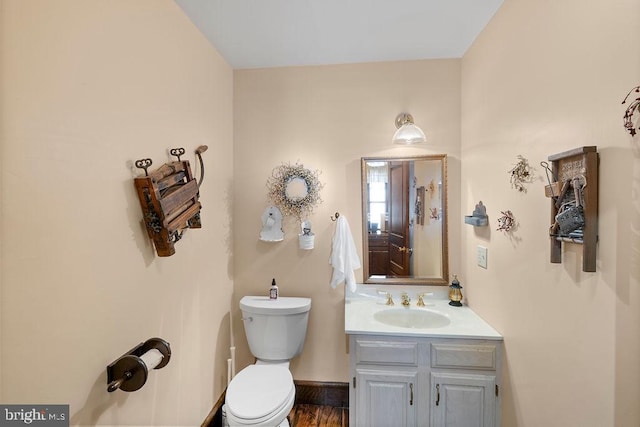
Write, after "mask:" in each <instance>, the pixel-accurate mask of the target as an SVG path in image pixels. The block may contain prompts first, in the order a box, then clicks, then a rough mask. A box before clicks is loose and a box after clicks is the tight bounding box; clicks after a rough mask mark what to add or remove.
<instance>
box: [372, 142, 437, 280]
mask: <svg viewBox="0 0 640 427" xmlns="http://www.w3.org/2000/svg"><path fill="white" fill-rule="evenodd" d="M362 214H363V215H362V224H363V230H362V236H363V245H362V248H363V249H362V251H363V255H364V257H363V258H364V262H363V270H364V282H365V283H379V284H389V283H397V284H409V285H448V284H449V251H448V240H447V156H446V154H437V155H428V156H415V157H397V158H394V157H363V158H362Z"/></svg>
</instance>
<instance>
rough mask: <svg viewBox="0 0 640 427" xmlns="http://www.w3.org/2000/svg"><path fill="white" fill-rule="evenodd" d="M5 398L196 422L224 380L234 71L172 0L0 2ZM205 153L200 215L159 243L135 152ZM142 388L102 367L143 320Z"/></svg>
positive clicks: (82, 412)
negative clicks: (115, 384) (161, 364)
mask: <svg viewBox="0 0 640 427" xmlns="http://www.w3.org/2000/svg"><path fill="white" fill-rule="evenodd" d="M0 6H1V7H0V40H1V43H2V44H1V46H0V49H1V50H0V61H1V64H2V65H1V67H0V73H1V74H0V75H1V79H0V83H1V87H0V106H1V108H2V114H1V115H0V120H1V124H2V128H1V134H0V137H1V140H0V141H1V145H0V154H1V155H2V174H1V179H2V192H1V194H2V197H1V198H0V200H1V203H2V212H1V214H2V217H1V218H0V232H1V236H2V252H1V256H0V262H1V263H2V272H1V276H0V278H1V281H2V282H1V285H2V298H1V307H0V312H1V313H2V318H1V327H2V329H1V336H2V355H1V361H2V371H1V372H2V377H1V378H0V384H1V395H0V401H2V402H3V403H24V404H29V403H62V404H70V405H71V410H70V412H71V422H72V424H73V425H94V424H112V425H172V426H175V425H199V424H200V423H201V422H202V421H203V419H204V418H205V417H206V416H207V414H208V412H209V410H210V409H211V407H212V406H213V403H214V402H215V400H216V399H217V398H218V397H219V396H220V394H221V392H222V390H223V389H224V386H225V384H226V379H225V377H226V358H227V357H228V356H227V355H228V346H229V317H228V310H229V306H230V300H231V295H232V288H233V283H232V277H231V266H230V245H231V237H230V231H229V230H230V226H229V224H230V202H231V195H230V194H231V178H232V173H233V170H232V155H233V153H232V139H233V129H232V122H233V118H232V114H233V111H232V96H233V92H232V91H233V85H232V81H233V74H232V70H231V69H230V67H229V66H228V65H227V64H226V63H225V62H224V61H223V60H222V59H221V57H220V56H219V55H218V54H217V53H216V51H215V50H214V49H213V48H212V47H211V46H210V44H209V43H208V42H207V41H206V40H205V39H204V37H202V35H201V34H200V33H199V32H198V30H197V29H196V28H195V27H194V26H193V25H192V24H191V22H190V21H189V20H188V18H187V17H186V16H185V15H184V14H183V12H182V11H181V10H180V9H179V7H178V6H177V5H175V3H174V2H172V1H169V0H136V1H124V0H121V1H111V0H103V1H91V2H87V1H83V0H56V1H55V2H50V1H25V0H2V1H1V2H0ZM200 144H207V145H209V147H210V148H209V151H208V152H206V153H205V155H204V157H205V164H206V172H207V173H206V177H205V181H204V184H203V186H202V188H201V190H200V193H201V201H202V204H203V206H204V207H203V212H202V222H203V228H202V229H201V230H190V231H187V233H186V234H185V236H184V238H183V239H182V241H180V242H179V243H178V244H177V252H176V254H175V255H174V256H172V257H169V258H163V259H160V258H157V257H156V256H155V255H154V250H153V247H152V245H151V243H150V241H149V239H148V237H147V236H146V232H145V231H144V229H143V226H142V225H141V211H140V206H139V203H138V200H137V197H136V195H135V192H134V187H133V177H134V175H135V174H137V173H138V172H137V171H134V170H132V168H131V163H132V161H134V160H136V159H139V158H144V157H150V158H152V159H153V161H154V166H159V165H161V164H162V163H164V162H166V161H167V160H169V157H168V155H167V149H168V148H171V147H177V146H182V147H184V148H185V149H186V150H187V153H188V156H187V158H188V159H189V160H191V161H192V165H195V158H194V155H193V151H194V149H195V148H196V147H197V146H198V145H200ZM154 336H159V337H162V338H164V339H166V340H167V341H169V342H170V344H171V347H172V350H173V354H172V357H171V361H170V363H169V364H168V365H167V366H166V367H165V368H164V369H162V370H159V371H155V372H151V374H150V377H149V380H148V382H147V384H146V385H145V386H144V387H143V388H142V389H141V390H139V391H137V392H134V393H125V392H122V391H116V392H115V393H111V394H109V393H107V392H106V374H105V368H106V366H107V365H108V364H109V363H111V362H112V361H113V360H115V359H116V358H118V357H119V356H120V355H122V354H123V353H125V352H126V351H127V350H129V349H130V348H132V347H133V346H134V345H136V344H138V343H139V342H142V341H144V340H146V339H148V338H150V337H154Z"/></svg>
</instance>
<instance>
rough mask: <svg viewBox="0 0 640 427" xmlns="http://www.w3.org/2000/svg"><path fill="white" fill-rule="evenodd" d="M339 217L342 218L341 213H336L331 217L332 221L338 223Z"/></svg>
mask: <svg viewBox="0 0 640 427" xmlns="http://www.w3.org/2000/svg"><path fill="white" fill-rule="evenodd" d="M339 217H340V213H339V212H336V213H335V215H333V216H331V221H337V220H338V218H339Z"/></svg>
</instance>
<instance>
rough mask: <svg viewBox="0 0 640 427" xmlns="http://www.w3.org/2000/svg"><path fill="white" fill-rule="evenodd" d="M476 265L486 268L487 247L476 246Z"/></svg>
mask: <svg viewBox="0 0 640 427" xmlns="http://www.w3.org/2000/svg"><path fill="white" fill-rule="evenodd" d="M478 266H480V267H482V268H487V248H485V247H484V246H478Z"/></svg>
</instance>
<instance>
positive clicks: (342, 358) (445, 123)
mask: <svg viewBox="0 0 640 427" xmlns="http://www.w3.org/2000/svg"><path fill="white" fill-rule="evenodd" d="M234 87H235V92H234V102H235V108H234V121H235V124H234V133H235V142H234V161H235V165H234V170H235V174H234V186H235V187H234V193H235V203H234V216H233V220H234V228H233V230H234V271H235V281H234V284H235V289H234V298H233V300H234V304H233V310H234V316H233V319H234V325H237V326H235V327H234V329H235V336H236V345H237V346H238V353H239V359H238V365H239V367H242V366H244V365H246V364H248V363H250V362H251V358H250V355H249V352H248V349H247V346H246V339H245V338H244V330H243V327H242V325H241V323H240V313H239V309H238V308H237V302H238V300H239V299H240V298H241V297H242V296H243V295H248V294H258V295H266V293H267V291H268V289H269V284H270V283H271V278H276V280H277V281H278V284H279V286H280V292H281V295H283V296H284V295H288V296H292V295H294V296H308V297H311V298H312V300H313V302H312V306H311V313H310V320H309V330H308V334H307V342H306V345H305V348H304V351H303V354H302V355H301V356H300V357H299V358H297V359H295V360H294V361H293V362H292V372H293V376H294V378H295V379H299V380H317V381H348V378H349V377H348V357H347V354H346V337H345V335H344V303H343V298H344V291H343V288H342V287H340V288H339V289H336V290H332V289H331V288H330V287H329V282H330V279H331V272H332V270H331V268H330V267H329V264H328V260H329V255H330V253H331V239H332V237H333V232H334V228H335V224H334V223H333V222H332V221H331V220H330V216H331V215H333V214H334V213H335V212H336V211H338V212H340V214H341V215H344V216H345V217H346V218H347V219H348V221H349V224H350V227H351V231H352V233H353V236H354V239H355V241H356V245H357V247H358V252H359V253H360V254H361V253H362V231H361V230H362V220H361V215H362V210H361V201H360V200H361V199H360V188H361V187H360V185H361V184H360V158H361V157H363V156H375V155H407V154H434V153H446V154H448V155H449V163H448V164H449V183H450V188H451V197H450V199H449V208H450V209H449V211H450V215H451V216H450V218H452V223H451V227H450V233H451V248H450V249H451V253H452V254H453V256H452V260H451V268H452V269H453V271H457V269H458V268H459V266H460V263H459V259H458V257H457V256H456V254H458V253H459V252H460V248H459V245H458V243H459V241H460V235H459V233H460V226H459V221H456V218H458V217H459V215H460V209H459V198H460V197H459V188H460V183H459V176H460V160H459V147H460V93H459V90H460V60H441V61H416V62H394V63H377V64H358V65H341V66H326V67H301V68H279V69H259V70H236V71H235V73H234ZM403 111H406V112H409V113H411V114H412V115H413V117H414V118H415V120H416V124H418V125H419V126H421V127H422V128H423V129H424V130H425V132H426V133H427V138H428V139H429V143H428V144H426V145H423V146H421V147H419V148H406V147H398V146H395V147H394V146H392V144H391V136H392V135H393V132H394V130H395V127H394V120H395V117H396V115H397V114H398V113H400V112H403ZM295 162H300V163H302V164H304V166H305V167H307V168H309V169H311V170H320V171H321V172H322V173H321V175H320V180H321V181H322V182H323V183H324V184H325V185H324V189H323V190H322V193H321V196H322V199H323V202H322V204H321V205H320V206H319V207H318V208H317V209H316V211H315V212H314V214H313V215H312V216H311V217H310V218H309V219H310V220H311V221H312V223H313V231H314V233H315V235H316V237H315V249H313V250H312V251H303V250H300V249H298V243H297V234H298V233H299V230H300V225H299V224H298V223H296V221H295V220H292V219H289V220H287V221H286V222H285V227H284V228H285V233H286V234H285V240H284V241H283V242H281V243H265V242H261V241H259V240H258V236H259V232H260V229H261V225H262V224H261V220H260V216H261V215H262V212H263V211H264V209H265V208H266V207H267V206H269V201H268V199H267V191H266V187H265V183H266V181H267V178H268V177H269V176H270V175H271V171H272V170H273V168H275V167H277V166H280V165H282V164H283V163H295ZM356 278H357V279H358V280H362V270H359V271H357V274H356Z"/></svg>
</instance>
